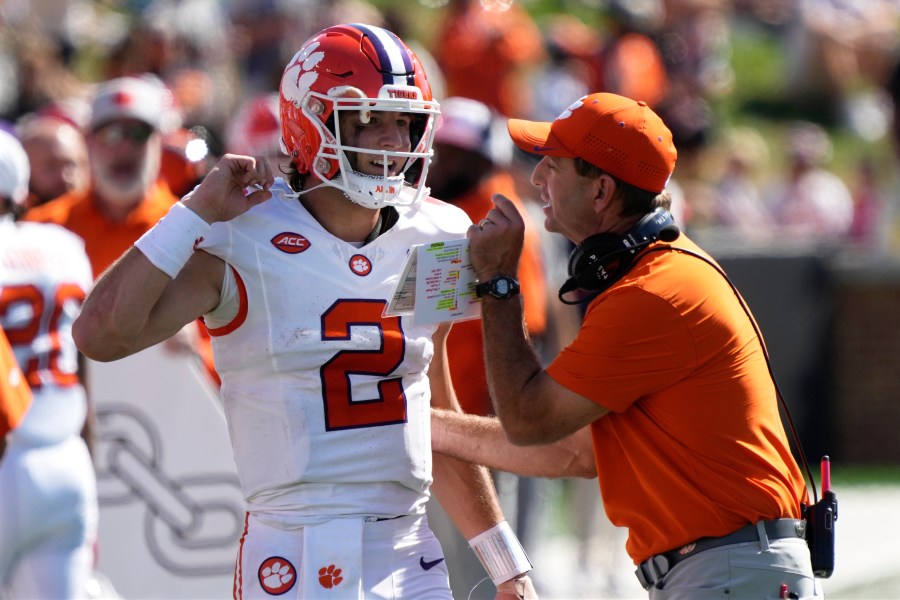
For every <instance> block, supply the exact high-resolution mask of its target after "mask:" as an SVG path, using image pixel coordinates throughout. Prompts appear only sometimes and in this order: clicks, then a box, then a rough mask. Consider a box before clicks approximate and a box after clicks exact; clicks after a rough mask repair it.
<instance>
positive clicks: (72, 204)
mask: <svg viewBox="0 0 900 600" xmlns="http://www.w3.org/2000/svg"><path fill="white" fill-rule="evenodd" d="M177 201H178V198H177V197H176V196H175V195H174V194H173V193H172V191H171V190H170V189H169V186H168V185H167V184H166V183H165V182H163V181H157V182H156V183H155V184H154V186H153V187H152V188H151V189H150V191H149V192H148V193H147V196H146V197H145V198H144V199H143V200H142V201H141V202H140V204H138V205H137V206H136V207H135V208H134V210H132V211H131V212H130V213H128V216H127V217H126V218H125V220H124V221H119V222H115V221H110V220H109V218H107V217H106V216H105V215H104V214H103V213H102V212H101V211H100V210H99V209H98V208H97V205H96V204H95V202H94V199H93V190H92V189H91V190H88V191H86V192H77V193H71V194H65V195H63V196H60V197H59V198H57V199H56V200H51V201H50V202H48V203H46V204H42V205H40V206H36V207H34V208H32V209H31V210H29V211H28V212H26V213H25V216H24V220H26V221H37V222H41V223H56V224H57V225H62V226H63V227H65V228H66V229H68V230H70V231H72V232H74V233H76V234H77V235H79V236H80V237H81V238H82V239H83V240H84V248H85V251H86V252H87V255H88V258H89V259H90V261H91V266H92V267H93V269H94V278H95V279H96V278H97V277H98V276H99V275H100V274H101V273H103V271H105V270H106V268H107V267H109V265H111V264H112V263H113V262H115V260H116V259H117V258H119V257H120V256H121V255H122V254H124V253H125V251H126V250H128V249H129V248H130V247H131V246H132V244H134V242H135V241H137V239H138V238H139V237H141V236H142V235H144V233H146V232H147V231H148V230H149V229H150V228H151V227H153V226H154V225H156V223H157V221H159V220H160V219H161V218H163V216H165V214H166V213H167V212H169V208H171V206H172V205H173V204H174V203H175V202H177Z"/></svg>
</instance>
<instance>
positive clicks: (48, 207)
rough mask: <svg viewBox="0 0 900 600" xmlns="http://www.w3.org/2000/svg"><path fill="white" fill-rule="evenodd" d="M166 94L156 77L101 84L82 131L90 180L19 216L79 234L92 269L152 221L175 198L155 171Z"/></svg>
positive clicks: (165, 122) (167, 107) (167, 118)
mask: <svg viewBox="0 0 900 600" xmlns="http://www.w3.org/2000/svg"><path fill="white" fill-rule="evenodd" d="M174 114H175V113H174V111H173V109H172V105H171V94H170V92H169V91H168V90H167V89H166V87H165V85H164V84H163V83H162V82H161V81H160V80H158V79H156V78H155V77H151V76H145V77H121V78H118V79H112V80H110V81H107V82H104V83H102V84H100V85H99V86H98V87H97V89H96V91H95V94H94V97H93V100H92V103H91V117H90V120H89V122H88V131H87V132H85V135H86V138H87V143H88V154H89V159H90V169H91V185H90V187H89V188H88V189H87V190H85V191H76V192H72V193H69V194H66V195H64V196H62V197H60V198H57V199H56V200H53V201H51V202H48V203H47V204H44V205H41V206H38V207H35V208H33V209H31V210H29V211H28V212H27V213H26V215H25V217H24V218H25V220H28V221H41V222H49V223H57V224H59V225H62V226H63V227H65V228H66V229H69V230H71V231H74V232H75V233H76V234H78V235H79V236H81V238H82V239H83V240H84V243H85V248H86V250H87V253H88V256H89V257H90V259H91V265H92V267H93V272H94V276H95V277H96V276H97V275H99V274H100V273H102V272H103V271H104V270H105V269H106V267H108V266H109V265H110V264H112V262H113V261H114V260H115V259H116V258H118V257H119V256H120V255H121V254H122V253H123V252H124V251H125V250H126V249H127V248H129V247H130V246H131V244H132V243H133V242H134V241H135V240H136V239H137V238H139V237H140V236H141V235H143V234H144V233H145V232H146V231H147V230H149V229H150V228H151V227H153V225H155V224H156V222H157V221H159V219H161V218H162V217H163V215H165V214H166V212H167V211H168V210H169V208H170V207H171V206H172V205H173V204H174V203H175V202H176V201H177V198H176V197H175V195H174V194H173V193H172V192H171V190H170V189H169V186H168V185H167V184H166V183H165V182H164V181H162V180H161V179H160V165H161V160H162V144H163V139H162V138H163V132H164V131H165V130H167V129H169V128H170V127H172V126H173V125H175V123H172V115H174Z"/></svg>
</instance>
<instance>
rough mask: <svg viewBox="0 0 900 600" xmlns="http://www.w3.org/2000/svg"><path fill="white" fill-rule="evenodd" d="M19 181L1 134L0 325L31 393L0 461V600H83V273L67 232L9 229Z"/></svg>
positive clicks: (88, 546)
mask: <svg viewBox="0 0 900 600" xmlns="http://www.w3.org/2000/svg"><path fill="white" fill-rule="evenodd" d="M28 177H29V164H28V157H27V155H26V154H25V151H24V150H23V149H22V146H21V145H20V144H19V142H18V140H17V139H16V138H15V137H13V136H12V135H10V134H9V133H7V132H5V131H2V130H0V325H2V327H3V329H4V330H5V331H6V336H7V338H8V339H9V342H10V346H12V349H13V352H14V353H15V356H16V359H17V361H18V363H19V366H20V367H21V369H22V371H23V372H24V373H25V377H26V379H27V381H28V383H29V385H30V386H31V388H32V391H33V396H34V401H33V403H32V405H31V408H30V409H29V410H28V412H26V413H25V417H24V419H23V420H22V422H21V423H20V425H19V427H18V428H16V429H15V430H13V431H12V432H10V433H9V434H8V435H7V437H6V440H5V441H6V449H5V452H3V453H2V459H0V597H8V598H13V599H16V598H54V599H70V598H83V597H84V596H85V593H86V585H87V583H88V581H89V579H90V577H91V574H92V571H93V563H94V542H95V540H96V537H97V513H98V509H97V489H96V478H95V474H94V468H93V464H92V462H91V457H90V453H89V452H88V447H87V444H86V443H85V441H84V439H83V438H82V429H83V428H84V425H85V419H86V416H87V413H88V403H87V397H86V395H85V391H84V388H83V387H82V385H81V382H80V380H79V376H78V350H77V348H76V347H75V343H74V341H73V340H72V322H73V321H74V319H75V316H76V315H77V314H78V310H79V308H80V306H81V302H82V300H84V297H85V295H86V294H87V291H88V289H89V287H90V285H91V279H92V275H91V266H90V263H89V262H88V258H87V255H86V254H85V252H84V243H83V242H82V241H81V238H79V237H78V236H76V235H75V234H73V233H71V232H69V231H67V230H66V229H63V228H62V227H59V226H57V225H47V224H42V223H40V224H39V223H17V222H15V213H16V212H17V211H18V208H19V207H21V205H22V203H24V201H25V198H26V196H27V192H28Z"/></svg>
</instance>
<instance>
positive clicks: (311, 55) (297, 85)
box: [281, 42, 325, 107]
mask: <svg viewBox="0 0 900 600" xmlns="http://www.w3.org/2000/svg"><path fill="white" fill-rule="evenodd" d="M318 47H319V42H312V43H310V44H307V45H306V46H304V47H302V48H300V50H299V51H298V52H297V54H295V55H294V58H292V59H291V62H289V63H288V64H289V65H290V66H289V67H288V68H287V69H285V71H284V77H283V78H282V84H281V93H282V94H284V97H285V98H287V99H288V100H290V101H291V102H293V103H294V105H295V106H297V107H299V106H300V102H301V101H302V100H303V98H304V97H305V96H306V94H307V93H309V90H310V89H311V88H312V85H313V84H314V83H315V82H316V80H317V79H318V78H319V74H318V73H317V72H315V71H313V70H312V69H314V68H315V66H316V65H318V64H319V63H320V62H321V61H322V59H323V58H325V53H324V52H316V49H317V48H318ZM289 83H292V84H293V85H287V84H289Z"/></svg>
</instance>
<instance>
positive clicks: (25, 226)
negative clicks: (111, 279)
mask: <svg viewBox="0 0 900 600" xmlns="http://www.w3.org/2000/svg"><path fill="white" fill-rule="evenodd" d="M92 281H93V276H92V271H91V265H90V262H89V260H88V257H87V255H86V254H85V251H84V242H83V241H82V239H81V238H80V237H78V236H77V235H75V234H74V233H72V232H70V231H68V230H67V229H65V228H63V227H60V226H58V225H51V224H45V223H29V222H20V223H14V222H13V221H12V220H11V219H10V218H0V323H2V325H3V329H4V330H5V331H6V335H7V337H8V338H9V341H10V345H11V346H12V347H13V351H14V352H15V355H16V359H17V360H18V362H19V365H20V366H21V368H22V370H23V371H24V372H25V375H26V377H27V378H28V382H29V384H30V385H31V387H32V390H33V391H34V402H33V404H32V406H31V408H30V409H29V410H28V412H27V413H26V414H25V419H24V420H23V421H22V423H21V425H20V426H19V427H18V428H17V429H16V430H15V431H14V432H13V434H12V435H13V436H14V438H15V439H21V440H23V441H25V442H26V443H30V444H39V445H46V444H51V443H56V442H59V441H62V440H64V439H66V438H67V437H69V436H72V435H79V434H80V432H81V428H82V426H83V425H84V419H85V415H86V412H87V403H86V399H85V395H84V388H83V387H82V386H81V383H80V381H79V379H78V349H77V348H76V347H75V342H74V341H73V340H72V322H73V321H74V320H75V317H76V316H77V315H78V311H79V310H80V309H81V303H82V302H83V301H84V298H85V296H86V294H87V291H88V290H89V289H90V286H91V284H92Z"/></svg>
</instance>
